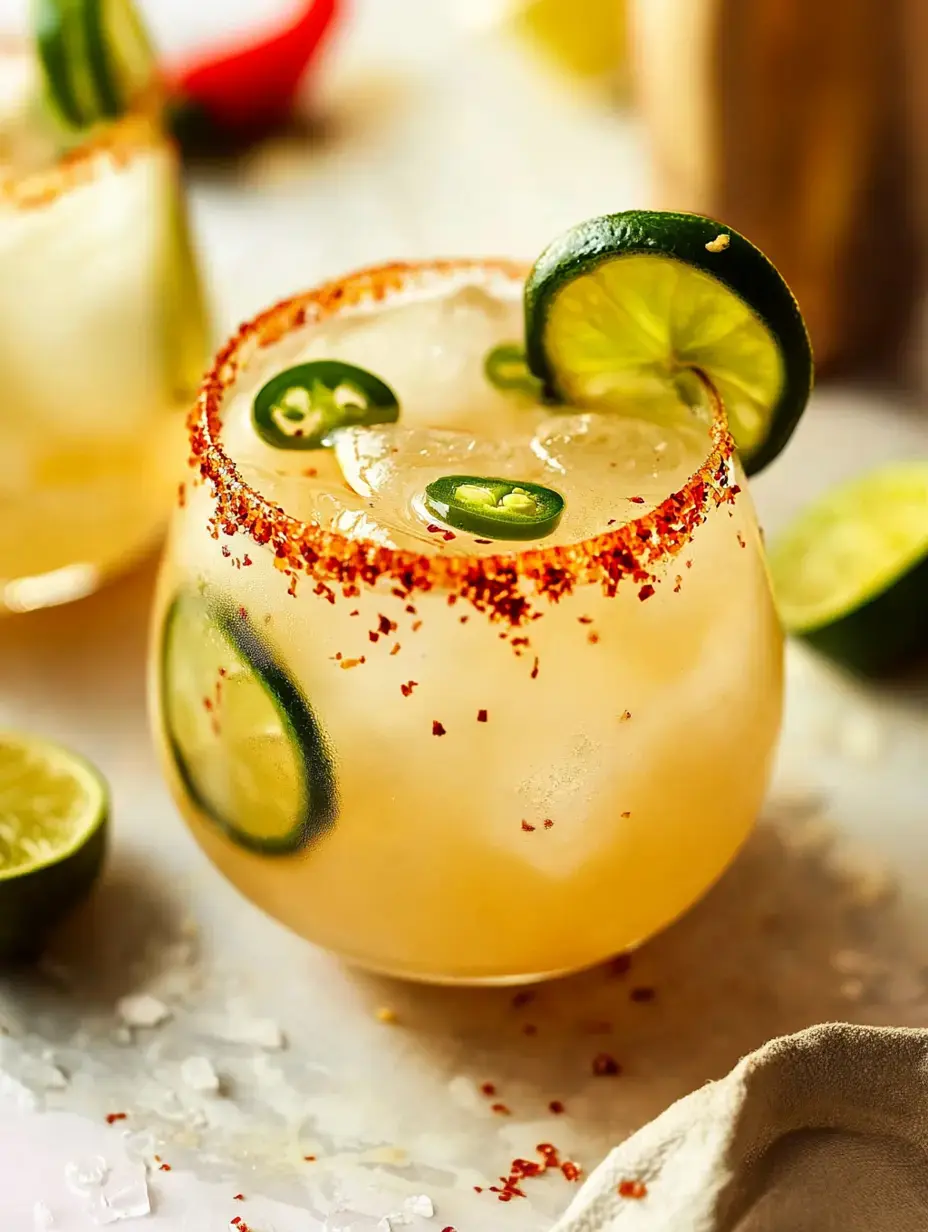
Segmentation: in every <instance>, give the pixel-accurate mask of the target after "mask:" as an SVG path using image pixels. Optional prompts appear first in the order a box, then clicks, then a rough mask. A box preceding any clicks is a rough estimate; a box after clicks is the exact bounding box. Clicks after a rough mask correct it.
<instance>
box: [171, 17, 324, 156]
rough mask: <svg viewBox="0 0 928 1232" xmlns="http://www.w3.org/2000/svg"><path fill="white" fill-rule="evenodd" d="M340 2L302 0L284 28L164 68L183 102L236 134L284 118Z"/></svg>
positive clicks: (260, 127) (271, 123) (268, 124)
mask: <svg viewBox="0 0 928 1232" xmlns="http://www.w3.org/2000/svg"><path fill="white" fill-rule="evenodd" d="M340 5H341V0H304V3H303V4H302V6H301V9H300V11H299V12H298V13H297V14H296V15H295V16H294V17H292V18H291V19H290V21H289V22H287V24H286V25H284V26H283V27H282V28H280V29H277V30H272V31H270V32H266V33H264V34H262V35H258V36H252V37H251V38H249V39H247V40H245V41H243V42H239V43H234V44H232V45H230V46H226V47H220V48H216V49H213V50H212V51H211V52H209V53H207V54H201V55H199V56H197V57H196V58H195V59H193V60H191V61H189V62H187V63H185V64H180V65H178V66H176V67H175V68H173V69H170V68H169V69H168V74H167V75H168V80H169V82H170V83H171V85H172V86H173V89H174V92H175V93H176V94H177V95H178V97H179V100H180V102H181V103H187V104H193V105H194V106H195V107H199V108H200V109H201V110H202V111H203V112H204V113H205V114H206V116H207V117H208V119H209V120H211V121H212V122H213V123H214V124H216V125H218V126H219V127H220V128H223V129H226V130H230V131H236V132H253V131H256V130H259V129H266V128H268V127H271V126H272V125H274V124H277V123H280V122H281V121H282V120H284V119H286V117H287V115H288V114H289V112H290V109H291V107H292V105H293V100H294V97H295V95H296V91H297V87H298V86H299V84H300V81H301V79H302V77H303V74H304V72H305V71H306V69H307V67H308V65H309V63H310V61H311V60H312V58H313V57H314V55H315V54H316V53H317V51H318V50H319V48H320V47H321V45H322V43H323V41H324V38H325V36H326V34H327V33H328V32H329V30H330V29H331V27H332V25H333V24H334V22H335V21H336V19H337V17H338V14H339V9H340Z"/></svg>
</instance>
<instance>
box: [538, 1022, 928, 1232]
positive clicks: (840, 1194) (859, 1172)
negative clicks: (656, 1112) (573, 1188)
mask: <svg viewBox="0 0 928 1232" xmlns="http://www.w3.org/2000/svg"><path fill="white" fill-rule="evenodd" d="M642 1187H644V1188H645V1189H646V1191H647V1192H646V1193H643V1196H642ZM623 1194H624V1195H625V1196H623ZM554 1232H928V1030H926V1031H915V1030H902V1029H898V1030H897V1029H894V1028H892V1029H891V1028H876V1027H857V1026H850V1025H848V1024H845V1023H830V1024H828V1025H826V1026H820V1027H813V1028H811V1029H810V1030H808V1031H803V1032H801V1033H800V1034H798V1035H791V1036H787V1037H784V1038H783V1039H776V1040H773V1041H771V1042H770V1043H769V1044H766V1045H765V1046H764V1047H763V1048H761V1049H760V1050H759V1051H757V1052H754V1053H752V1054H751V1055H750V1056H747V1057H745V1058H744V1059H743V1060H742V1061H740V1062H739V1064H738V1065H737V1066H735V1068H734V1069H733V1070H732V1071H731V1073H730V1074H729V1075H728V1076H727V1077H726V1078H723V1079H721V1081H719V1082H712V1083H709V1084H708V1085H707V1086H704V1087H702V1088H701V1089H700V1090H698V1091H694V1092H693V1094H692V1095H688V1096H687V1097H686V1098H685V1099H681V1100H680V1101H679V1102H678V1103H676V1104H673V1105H672V1106H671V1107H670V1108H668V1109H667V1111H666V1112H664V1113H663V1114H662V1115H661V1116H659V1117H658V1118H657V1120H655V1121H652V1122H651V1123H650V1125H646V1126H645V1127H644V1128H643V1129H641V1130H639V1132H638V1133H636V1134H635V1135H634V1136H633V1137H631V1138H629V1139H628V1140H627V1141H626V1142H623V1143H622V1145H621V1146H618V1147H616V1149H615V1150H614V1151H613V1152H612V1153H611V1154H610V1155H608V1156H607V1157H606V1159H605V1160H604V1161H603V1163H601V1164H600V1166H599V1167H598V1168H597V1169H596V1171H595V1172H593V1174H592V1175H591V1176H590V1179H589V1180H588V1181H587V1183H586V1184H585V1185H584V1187H583V1189H582V1190H581V1191H580V1193H579V1194H578V1195H577V1197H576V1199H575V1200H574V1202H573V1203H572V1204H571V1206H570V1209H569V1210H568V1211H567V1213H566V1215H564V1217H563V1218H562V1219H561V1220H560V1222H559V1223H558V1224H557V1227H556V1228H555V1230H554Z"/></svg>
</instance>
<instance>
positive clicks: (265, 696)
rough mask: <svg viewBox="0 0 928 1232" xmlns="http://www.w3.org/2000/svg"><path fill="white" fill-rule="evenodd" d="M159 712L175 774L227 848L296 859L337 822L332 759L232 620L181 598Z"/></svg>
mask: <svg viewBox="0 0 928 1232" xmlns="http://www.w3.org/2000/svg"><path fill="white" fill-rule="evenodd" d="M161 667H162V673H163V675H162V711H163V721H164V725H165V729H166V735H167V739H168V745H169V747H170V749H171V752H172V754H173V757H174V762H175V765H176V767H177V771H178V773H179V775H180V777H181V780H182V781H183V783H184V785H185V787H186V789H187V791H188V792H189V794H190V796H191V798H192V799H193V801H194V803H195V804H196V805H197V806H198V807H199V808H200V809H201V810H202V811H203V812H204V813H205V814H206V815H207V817H208V818H209V819H210V820H211V821H212V822H213V823H214V824H215V825H216V826H218V827H219V829H221V830H223V831H224V832H225V833H226V834H227V835H228V836H229V838H231V839H232V840H233V841H235V842H236V843H238V844H239V845H240V846H242V847H246V848H248V849H249V850H251V851H257V852H261V853H263V854H265V855H275V854H276V855H283V854H287V853H290V852H295V851H299V850H300V849H301V848H304V847H306V846H308V845H309V844H310V843H311V842H313V841H314V840H316V839H318V838H319V837H320V836H321V835H322V834H323V833H324V832H325V831H326V830H327V829H328V828H329V826H331V825H332V824H333V822H334V820H335V816H336V812H337V796H336V785H335V771H334V766H333V762H332V758H331V755H330V752H329V749H328V746H327V744H326V741H325V738H324V736H323V733H322V730H321V728H320V726H319V724H318V723H317V721H316V718H315V715H314V714H313V712H312V710H311V709H310V707H309V704H308V703H307V701H306V700H305V698H304V697H303V695H302V694H301V693H300V691H299V690H298V689H297V688H296V686H295V685H294V684H293V682H292V680H291V679H290V677H289V676H288V675H287V673H286V671H285V670H284V668H283V667H282V666H281V665H280V663H279V662H278V660H277V658H276V656H275V655H274V653H273V651H272V650H271V648H270V646H269V645H268V643H267V641H266V640H265V639H264V638H262V637H260V636H259V635H258V634H257V633H256V632H255V631H254V629H253V628H252V626H251V624H250V622H249V621H248V620H247V618H246V617H245V616H243V615H242V614H241V613H240V612H238V611H234V612H233V611H229V610H226V609H224V608H222V607H220V606H215V605H211V604H209V603H208V602H207V601H206V600H205V599H203V598H202V597H201V596H199V595H192V594H181V595H179V596H178V597H177V599H175V601H174V604H173V606H172V607H171V610H170V612H169V613H168V616H167V618H166V621H165V625H164V634H163V642H162V659H161Z"/></svg>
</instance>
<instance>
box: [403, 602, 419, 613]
mask: <svg viewBox="0 0 928 1232" xmlns="http://www.w3.org/2000/svg"><path fill="white" fill-rule="evenodd" d="M404 610H405V611H407V612H408V613H409V615H410V616H415V614H416V609H415V608H414V607H413V605H412V604H411V603H407V604H406V607H405V609H404Z"/></svg>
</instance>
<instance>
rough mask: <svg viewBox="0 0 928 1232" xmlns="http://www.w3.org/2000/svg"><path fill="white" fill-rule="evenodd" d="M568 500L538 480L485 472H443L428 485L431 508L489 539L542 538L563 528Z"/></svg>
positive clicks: (427, 503) (452, 523)
mask: <svg viewBox="0 0 928 1232" xmlns="http://www.w3.org/2000/svg"><path fill="white" fill-rule="evenodd" d="M564 503H565V502H564V498H563V496H561V494H560V492H555V491H554V490H553V488H544V487H542V486H541V484H538V483H528V482H527V481H522V482H519V481H516V480H510V479H491V478H490V479H488V478H484V477H482V476H479V475H442V477H441V478H440V479H434V480H433V481H432V482H431V483H430V484H429V485H428V487H427V488H426V489H425V507H426V509H428V511H429V513H431V514H434V516H435V517H436V518H440V519H441V520H442V521H443V522H447V523H448V525H449V526H456V527H457V528H458V530H464V531H469V532H470V534H472V535H481V536H483V537H485V538H487V539H542V538H544V536H545V535H550V534H551V532H552V531H553V530H554V529H555V528H556V527H557V524H558V522H560V520H561V517H562V515H563V513H564Z"/></svg>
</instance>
